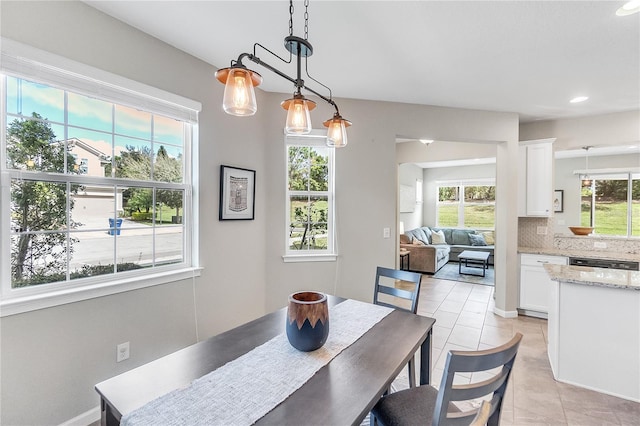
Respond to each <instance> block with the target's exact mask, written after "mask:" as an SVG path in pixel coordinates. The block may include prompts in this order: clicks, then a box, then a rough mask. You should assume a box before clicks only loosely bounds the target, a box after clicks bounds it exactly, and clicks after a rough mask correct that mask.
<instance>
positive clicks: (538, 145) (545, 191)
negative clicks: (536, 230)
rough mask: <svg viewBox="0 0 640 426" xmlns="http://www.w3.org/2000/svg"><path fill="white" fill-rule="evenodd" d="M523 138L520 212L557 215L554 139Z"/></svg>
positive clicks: (523, 215)
mask: <svg viewBox="0 0 640 426" xmlns="http://www.w3.org/2000/svg"><path fill="white" fill-rule="evenodd" d="M554 140H555V139H540V140H536V141H523V142H520V146H519V150H518V157H519V158H518V216H520V217H527V216H533V217H549V216H552V215H553V208H552V207H553V199H552V198H553V147H552V144H553V141H554Z"/></svg>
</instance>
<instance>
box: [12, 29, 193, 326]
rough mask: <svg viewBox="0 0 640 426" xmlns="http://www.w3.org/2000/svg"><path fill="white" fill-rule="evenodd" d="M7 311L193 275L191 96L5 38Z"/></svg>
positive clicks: (99, 294) (50, 304) (20, 310)
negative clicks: (104, 70)
mask: <svg viewBox="0 0 640 426" xmlns="http://www.w3.org/2000/svg"><path fill="white" fill-rule="evenodd" d="M0 63H1V66H0V78H1V79H0V91H1V100H0V102H1V114H0V115H1V117H0V121H1V122H2V125H3V132H2V137H1V140H0V174H1V181H0V183H1V186H0V190H1V192H0V197H1V201H2V203H1V206H2V207H1V208H0V234H1V236H2V238H1V240H0V254H1V260H0V266H1V267H0V292H1V297H2V301H1V303H2V304H1V305H0V307H1V311H0V313H1V314H2V315H3V316H4V315H10V314H13V313H18V312H24V311H28V310H32V309H38V308H42V307H47V306H55V305H57V304H60V303H68V302H70V301H76V300H82V299H86V298H90V297H96V296H102V295H105V294H111V293H115V292H119V291H125V290H129V289H132V288H140V287H145V286H148V285H154V284H158V283H163V282H167V281H171V280H175V279H181V278H186V277H190V276H193V275H194V274H195V273H196V272H195V270H196V265H195V264H194V261H193V259H194V258H195V257H194V253H195V252H196V251H197V238H196V237H195V232H194V225H195V223H197V222H195V221H194V220H193V217H194V214H195V212H197V209H195V208H194V196H193V194H194V189H195V185H196V182H195V181H194V178H193V177H194V175H195V174H194V172H195V170H194V162H193V161H192V158H193V152H194V150H195V149H196V148H197V143H195V141H196V140H197V113H198V111H199V110H200V105H199V103H197V102H194V101H190V100H188V99H185V98H181V97H179V96H176V95H172V94H169V93H166V92H163V91H160V90H158V89H155V88H151V87H149V86H146V85H143V84H140V83H136V82H133V81H130V80H127V79H124V78H122V77H118V76H115V75H112V74H109V73H106V72H102V71H100V70H97V69H94V68H91V67H87V66H85V65H82V64H78V63H75V62H73V61H69V60H67V59H64V58H60V57H58V56H55V55H51V54H49V53H47V52H42V51H39V50H37V49H33V48H30V47H28V46H24V45H20V44H18V43H15V42H11V41H5V40H3V46H2V61H1V62H0Z"/></svg>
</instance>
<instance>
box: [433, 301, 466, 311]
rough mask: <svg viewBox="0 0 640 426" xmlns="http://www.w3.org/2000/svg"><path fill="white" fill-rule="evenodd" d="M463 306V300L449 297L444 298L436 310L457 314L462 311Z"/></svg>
mask: <svg viewBox="0 0 640 426" xmlns="http://www.w3.org/2000/svg"><path fill="white" fill-rule="evenodd" d="M463 307H464V302H460V301H457V300H449V298H446V299H445V300H444V302H442V304H441V305H440V307H439V308H438V310H439V311H446V312H453V313H456V314H459V313H460V312H461V311H462V308H463Z"/></svg>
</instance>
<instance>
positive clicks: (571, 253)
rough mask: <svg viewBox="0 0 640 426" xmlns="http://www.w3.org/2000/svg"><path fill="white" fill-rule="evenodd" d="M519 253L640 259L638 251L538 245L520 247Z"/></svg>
mask: <svg viewBox="0 0 640 426" xmlns="http://www.w3.org/2000/svg"><path fill="white" fill-rule="evenodd" d="M518 253H527V254H546V255H549V256H566V257H587V258H590V259H607V260H629V261H635V262H638V261H640V254H637V253H612V252H608V251H595V250H563V249H558V248H554V247H549V248H538V247H518Z"/></svg>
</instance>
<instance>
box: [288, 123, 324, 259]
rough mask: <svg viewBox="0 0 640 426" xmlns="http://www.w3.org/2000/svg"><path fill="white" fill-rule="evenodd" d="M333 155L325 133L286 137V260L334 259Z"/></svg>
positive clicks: (318, 132)
mask: <svg viewBox="0 0 640 426" xmlns="http://www.w3.org/2000/svg"><path fill="white" fill-rule="evenodd" d="M334 154H335V149H334V148H329V147H328V146H327V145H326V134H325V132H320V131H317V132H316V131H314V132H312V133H311V134H309V135H301V136H289V135H286V136H285V155H286V165H287V182H286V193H287V201H286V202H287V207H286V219H285V222H286V227H285V230H286V235H285V256H284V260H285V261H320V260H335V258H336V250H335V229H334V161H335V158H334Z"/></svg>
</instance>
